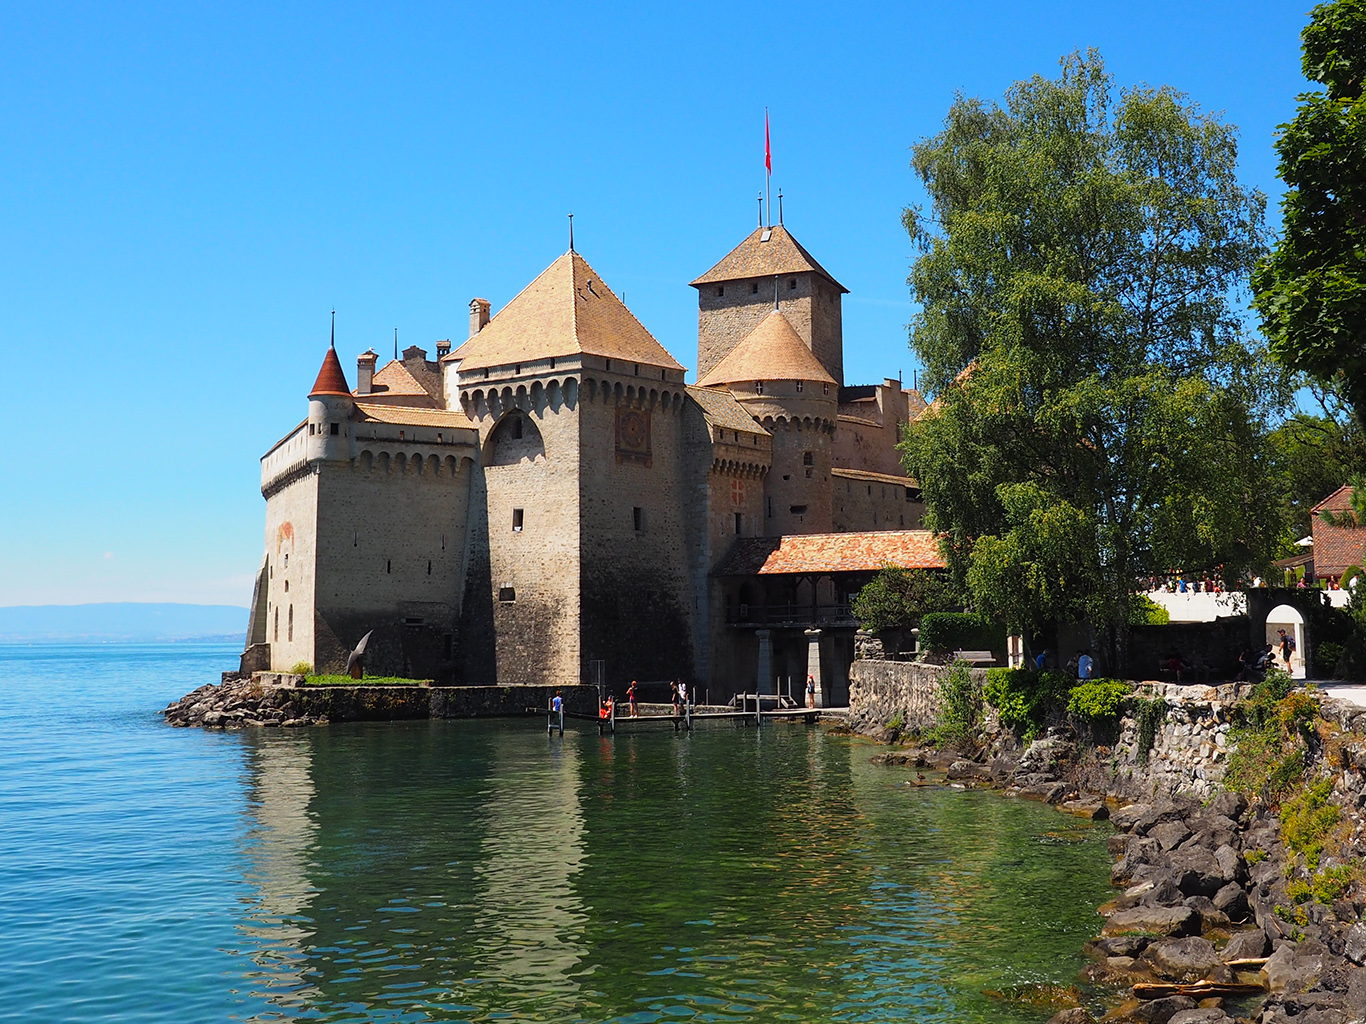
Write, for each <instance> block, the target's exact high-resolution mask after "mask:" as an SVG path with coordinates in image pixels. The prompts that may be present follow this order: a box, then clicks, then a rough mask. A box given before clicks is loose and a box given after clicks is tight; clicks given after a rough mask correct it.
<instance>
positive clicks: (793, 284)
mask: <svg viewBox="0 0 1366 1024" xmlns="http://www.w3.org/2000/svg"><path fill="white" fill-rule="evenodd" d="M787 290H788V291H790V292H795V291H796V290H797V279H796V278H795V277H792V278H788V282H787Z"/></svg>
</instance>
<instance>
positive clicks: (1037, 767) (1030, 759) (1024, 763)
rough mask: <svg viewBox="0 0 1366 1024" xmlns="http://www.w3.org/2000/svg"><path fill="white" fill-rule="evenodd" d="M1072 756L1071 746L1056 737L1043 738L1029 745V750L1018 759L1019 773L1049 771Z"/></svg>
mask: <svg viewBox="0 0 1366 1024" xmlns="http://www.w3.org/2000/svg"><path fill="white" fill-rule="evenodd" d="M1072 754H1073V747H1072V744H1070V743H1068V742H1067V741H1066V740H1064V739H1061V738H1059V737H1057V736H1044V737H1042V738H1041V739H1037V740H1035V741H1034V742H1033V743H1031V744H1030V745H1029V749H1028V750H1026V751H1025V752H1024V754H1023V755H1022V756H1021V757H1020V768H1019V771H1020V772H1021V773H1023V774H1028V773H1029V772H1047V771H1051V770H1052V768H1053V766H1054V765H1055V764H1056V763H1058V762H1059V761H1066V760H1069V759H1070V758H1071V757H1072Z"/></svg>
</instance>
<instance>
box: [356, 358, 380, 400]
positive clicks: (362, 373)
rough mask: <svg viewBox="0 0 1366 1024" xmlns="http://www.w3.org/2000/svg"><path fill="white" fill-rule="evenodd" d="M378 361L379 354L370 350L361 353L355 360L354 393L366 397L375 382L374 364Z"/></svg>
mask: <svg viewBox="0 0 1366 1024" xmlns="http://www.w3.org/2000/svg"><path fill="white" fill-rule="evenodd" d="M378 359H379V354H378V353H377V352H376V351H375V350H374V349H370V351H368V352H362V353H361V354H360V355H359V356H358V357H357V359H356V391H357V393H359V394H362V395H368V394H369V393H370V392H371V390H372V389H373V384H374V380H375V362H376V360H378Z"/></svg>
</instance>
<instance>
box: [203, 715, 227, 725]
mask: <svg viewBox="0 0 1366 1024" xmlns="http://www.w3.org/2000/svg"><path fill="white" fill-rule="evenodd" d="M204 724H205V725H207V726H209V727H210V728H213V727H214V726H220V725H222V724H223V712H221V711H208V712H206V713H205V714H204Z"/></svg>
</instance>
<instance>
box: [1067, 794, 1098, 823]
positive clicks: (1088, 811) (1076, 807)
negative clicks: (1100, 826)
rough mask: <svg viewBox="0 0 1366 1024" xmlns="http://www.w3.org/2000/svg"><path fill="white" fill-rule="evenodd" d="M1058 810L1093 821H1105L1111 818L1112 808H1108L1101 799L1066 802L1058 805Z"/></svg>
mask: <svg viewBox="0 0 1366 1024" xmlns="http://www.w3.org/2000/svg"><path fill="white" fill-rule="evenodd" d="M1058 809H1059V810H1062V811H1066V812H1067V813H1068V814H1075V815H1076V816H1077V817H1078V818H1087V819H1089V820H1091V821H1104V820H1105V819H1106V818H1108V817H1109V816H1110V808H1108V807H1106V806H1105V801H1104V800H1100V799H1091V800H1064V801H1063V802H1062V803H1060V804H1059V805H1058Z"/></svg>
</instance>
